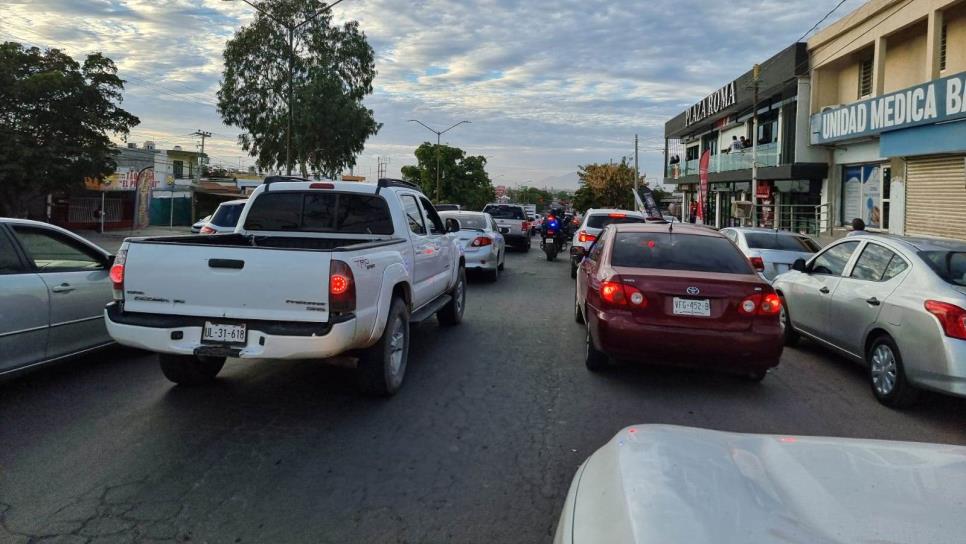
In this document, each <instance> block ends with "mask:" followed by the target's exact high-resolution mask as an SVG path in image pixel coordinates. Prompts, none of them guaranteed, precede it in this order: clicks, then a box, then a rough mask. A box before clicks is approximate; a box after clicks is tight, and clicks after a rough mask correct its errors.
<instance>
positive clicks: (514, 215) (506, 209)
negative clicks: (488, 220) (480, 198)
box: [483, 204, 527, 221]
mask: <svg viewBox="0 0 966 544" xmlns="http://www.w3.org/2000/svg"><path fill="white" fill-rule="evenodd" d="M483 213H488V214H490V215H491V216H492V217H493V219H519V220H521V221H523V220H525V219H526V218H527V216H526V215H524V213H523V208H521V207H519V206H504V205H500V206H494V205H492V204H491V205H489V206H487V207H486V208H483Z"/></svg>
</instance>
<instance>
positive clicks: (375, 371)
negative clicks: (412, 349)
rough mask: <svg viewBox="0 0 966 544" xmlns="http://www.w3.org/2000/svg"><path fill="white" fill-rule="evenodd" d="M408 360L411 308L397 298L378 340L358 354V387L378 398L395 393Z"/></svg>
mask: <svg viewBox="0 0 966 544" xmlns="http://www.w3.org/2000/svg"><path fill="white" fill-rule="evenodd" d="M408 360H409V309H408V308H406V303H405V302H404V301H403V300H402V299H400V298H394V299H393V300H392V304H390V305H389V317H388V318H387V319H386V328H385V329H383V331H382V336H381V337H380V338H379V341H378V342H376V343H375V345H373V346H372V347H369V348H366V349H365V350H363V351H362V353H360V354H359V363H358V365H357V366H356V378H357V380H358V383H359V390H360V391H362V392H363V393H365V394H367V395H372V396H376V397H389V396H392V395H394V394H395V393H396V391H399V387H400V386H402V382H403V377H405V375H406V362H407V361H408Z"/></svg>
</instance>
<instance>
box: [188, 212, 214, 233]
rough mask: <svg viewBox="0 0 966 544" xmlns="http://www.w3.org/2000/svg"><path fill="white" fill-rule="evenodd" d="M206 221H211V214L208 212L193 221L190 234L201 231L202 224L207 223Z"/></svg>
mask: <svg viewBox="0 0 966 544" xmlns="http://www.w3.org/2000/svg"><path fill="white" fill-rule="evenodd" d="M208 221H211V215H210V214H209V215H206V216H204V217H203V218H201V219H199V220H197V221H195V223H194V224H193V225H191V234H198V233H200V232H201V229H203V228H204V226H205V225H207V224H208Z"/></svg>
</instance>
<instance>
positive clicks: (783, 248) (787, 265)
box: [721, 227, 822, 281]
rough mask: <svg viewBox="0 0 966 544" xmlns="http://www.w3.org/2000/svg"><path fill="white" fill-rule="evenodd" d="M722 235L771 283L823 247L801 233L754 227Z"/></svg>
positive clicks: (726, 231) (734, 230)
mask: <svg viewBox="0 0 966 544" xmlns="http://www.w3.org/2000/svg"><path fill="white" fill-rule="evenodd" d="M721 233H722V234H724V235H725V236H727V237H728V239H729V240H731V241H732V242H734V243H735V245H736V246H738V249H740V250H741V252H742V253H744V254H745V256H747V257H748V260H750V261H751V265H752V266H754V267H755V270H757V271H758V272H760V273H761V274H762V275H764V276H765V278H766V279H768V280H769V281H771V280H773V279H775V276H777V275H779V274H781V273H782V272H788V271H789V270H790V269H791V268H792V263H794V262H795V260H796V259H809V258H811V257H812V255H814V254H815V252H816V251H818V250H820V249H821V248H822V246H820V245H819V243H818V242H816V241H815V240H813V239H811V238H809V237H808V236H805V235H804V234H798V233H797V232H790V231H787V230H774V229H762V228H751V227H730V228H726V229H721Z"/></svg>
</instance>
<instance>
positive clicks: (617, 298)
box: [600, 278, 647, 308]
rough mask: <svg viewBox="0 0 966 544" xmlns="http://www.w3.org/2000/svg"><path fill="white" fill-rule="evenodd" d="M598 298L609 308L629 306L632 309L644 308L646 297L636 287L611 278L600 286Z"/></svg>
mask: <svg viewBox="0 0 966 544" xmlns="http://www.w3.org/2000/svg"><path fill="white" fill-rule="evenodd" d="M600 298H601V300H603V301H604V302H605V303H606V304H609V305H611V306H630V307H632V308H646V307H647V297H645V296H644V293H642V292H641V291H640V289H638V288H637V287H634V286H633V285H627V284H625V283H621V282H620V278H611V280H610V281H605V282H603V283H601V284H600Z"/></svg>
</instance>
